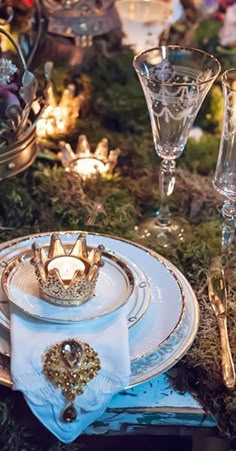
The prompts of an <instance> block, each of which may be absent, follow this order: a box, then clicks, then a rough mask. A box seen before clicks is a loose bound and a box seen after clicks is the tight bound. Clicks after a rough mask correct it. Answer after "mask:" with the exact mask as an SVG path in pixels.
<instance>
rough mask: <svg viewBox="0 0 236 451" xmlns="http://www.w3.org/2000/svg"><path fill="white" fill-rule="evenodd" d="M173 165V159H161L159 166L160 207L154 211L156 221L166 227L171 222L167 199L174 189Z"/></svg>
mask: <svg viewBox="0 0 236 451" xmlns="http://www.w3.org/2000/svg"><path fill="white" fill-rule="evenodd" d="M175 165H176V163H175V160H163V161H162V162H161V166H160V173H159V190H160V208H159V210H158V211H157V213H156V223H157V224H158V226H161V227H167V226H169V225H170V223H171V217H170V210H169V205H168V200H169V197H170V196H171V194H172V193H173V191H174V186H175Z"/></svg>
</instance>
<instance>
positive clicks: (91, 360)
mask: <svg viewBox="0 0 236 451" xmlns="http://www.w3.org/2000/svg"><path fill="white" fill-rule="evenodd" d="M100 368H101V363H100V359H99V357H98V354H97V352H96V351H95V350H94V349H93V348H92V347H91V346H89V344H87V343H83V342H81V341H79V340H76V339H68V340H64V341H62V342H60V343H56V344H55V345H53V346H52V347H51V348H49V349H48V350H47V352H46V354H45V356H44V358H43V373H44V375H45V377H46V378H47V379H48V380H49V381H50V382H51V383H52V384H53V385H54V386H55V387H60V388H61V391H62V395H63V396H64V397H65V400H66V403H68V402H69V403H70V404H69V406H67V407H66V408H65V409H64V410H63V411H62V415H61V417H62V421H64V422H66V423H67V422H68V423H70V422H72V421H75V419H76V418H77V412H76V409H75V407H74V405H73V402H74V401H75V399H76V396H78V395H81V394H82V393H83V392H84V388H85V387H86V385H87V384H88V382H89V381H90V380H92V379H93V378H94V377H95V376H96V375H97V372H98V371H99V370H100Z"/></svg>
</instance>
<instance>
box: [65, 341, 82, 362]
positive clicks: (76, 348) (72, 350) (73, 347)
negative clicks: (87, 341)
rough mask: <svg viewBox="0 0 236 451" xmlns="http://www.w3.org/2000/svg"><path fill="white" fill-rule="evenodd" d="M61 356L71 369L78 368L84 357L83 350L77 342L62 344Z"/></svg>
mask: <svg viewBox="0 0 236 451" xmlns="http://www.w3.org/2000/svg"><path fill="white" fill-rule="evenodd" d="M61 356H62V359H63V360H64V362H65V363H66V365H67V366H68V367H69V368H71V369H72V368H77V367H78V365H79V363H80V361H81V358H82V356H83V348H82V346H81V344H80V343H78V341H77V340H73V339H70V340H65V341H63V343H62V344H61Z"/></svg>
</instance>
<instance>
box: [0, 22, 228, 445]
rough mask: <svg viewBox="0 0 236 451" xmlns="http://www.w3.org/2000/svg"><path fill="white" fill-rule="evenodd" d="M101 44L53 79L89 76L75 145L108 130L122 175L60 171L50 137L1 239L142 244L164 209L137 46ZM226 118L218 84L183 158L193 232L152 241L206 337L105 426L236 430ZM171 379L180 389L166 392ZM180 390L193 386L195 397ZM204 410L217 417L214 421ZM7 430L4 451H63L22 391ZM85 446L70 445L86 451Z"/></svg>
mask: <svg viewBox="0 0 236 451" xmlns="http://www.w3.org/2000/svg"><path fill="white" fill-rule="evenodd" d="M206 30H210V27H209V28H206ZM211 30H212V29H211ZM199 36H200V35H199V30H198V36H197V38H198V41H197V45H198V46H199V47H201V46H202V47H204V48H205V47H206V45H208V47H209V49H210V51H212V52H213V53H214V49H215V50H216V46H215V44H214V42H215V41H214V39H213V40H211V39H210V40H208V41H206V39H205V37H203V38H202V41H201V40H200V37H199ZM96 46H97V47H96V48H95V55H96V58H95V60H93V62H91V61H87V65H85V66H84V68H83V70H82V74H81V73H80V74H78V73H76V74H74V76H72V75H71V74H65V73H64V71H62V70H61V69H59V68H58V69H57V70H56V71H55V73H54V78H55V81H56V86H57V89H58V90H61V89H62V80H63V79H65V78H66V77H67V80H68V79H73V80H74V81H75V80H78V78H79V79H80V81H81V75H82V82H83V83H85V84H86V86H87V90H88V91H87V92H88V93H89V97H88V102H87V106H86V108H85V109H84V110H83V111H81V115H80V118H79V120H78V124H77V127H76V129H75V130H73V131H71V133H70V136H69V137H67V138H66V139H67V140H68V141H70V142H71V143H72V145H73V144H75V142H76V140H77V136H78V134H82V133H85V134H87V136H88V137H89V140H90V142H91V144H92V148H94V147H95V145H96V144H97V142H98V141H99V140H100V139H101V138H102V137H103V136H106V137H108V139H109V144H110V148H115V147H119V148H120V149H121V155H120V158H119V161H118V165H117V168H116V171H115V172H114V174H113V175H112V176H106V177H97V178H94V179H92V180H85V181H83V180H81V179H80V178H79V177H78V176H76V175H73V174H71V173H68V172H65V170H64V169H63V168H62V167H61V163H60V161H59V160H58V158H57V147H58V146H57V142H56V141H54V143H53V146H51V144H52V143H50V150H49V146H48V143H44V144H43V145H41V150H40V152H39V156H38V158H37V160H36V162H35V163H34V164H33V166H32V167H31V168H29V169H28V170H27V171H26V172H24V173H23V174H21V175H19V176H18V177H14V178H12V179H8V180H5V181H3V182H1V186H0V211H1V221H2V223H1V236H0V239H1V242H4V241H6V240H8V239H12V238H15V237H19V236H23V235H28V234H30V233H37V232H39V231H43V232H46V231H48V230H50V231H51V230H87V231H95V232H100V233H106V234H111V235H116V236H121V237H124V238H127V239H131V240H133V241H135V239H136V238H135V233H134V227H135V225H136V224H137V223H139V222H140V220H141V219H142V218H143V217H145V216H147V215H148V214H149V213H150V211H153V212H154V211H155V209H157V207H158V199H159V192H158V182H157V180H158V166H159V162H158V159H157V157H156V155H155V152H154V149H153V140H152V135H151V131H150V123H149V118H148V113H147V108H146V104H145V101H144V98H143V95H142V92H141V87H140V85H139V82H138V81H137V79H136V77H135V74H134V71H133V68H132V56H133V55H132V52H130V50H129V49H125V48H124V49H119V48H118V49H116V50H113V51H111V50H110V49H109V46H108V47H106V45H105V46H104V42H103V43H101V42H97V43H96ZM215 53H216V52H215ZM220 56H221V55H218V57H220ZM231 58H232V55H230V57H228V58H226V57H225V56H224V57H223V58H222V62H223V63H224V67H227V65H228V66H232V65H233V63H232V59H231ZM221 119H222V96H221V90H220V84H216V85H215V87H214V88H213V89H212V90H211V93H210V95H209V96H208V98H207V100H206V102H205V103H204V105H203V106H202V108H201V112H200V116H199V118H198V121H197V125H199V126H200V127H201V128H202V129H203V137H202V138H201V140H200V141H199V142H197V141H194V140H189V142H188V145H187V148H186V150H185V152H184V155H183V156H182V157H181V158H180V159H179V169H178V171H177V184H176V191H175V194H174V196H173V199H172V201H171V207H172V210H173V213H174V214H175V213H178V214H180V215H182V216H183V217H184V218H185V219H186V220H187V221H188V223H189V225H190V233H189V235H188V236H187V238H186V240H185V242H184V243H182V244H177V245H176V247H175V249H169V248H167V249H165V250H163V249H161V248H160V246H159V243H158V242H148V240H145V242H144V243H143V244H145V245H146V246H149V247H151V248H152V249H154V250H156V251H157V252H159V253H161V254H163V255H164V256H165V257H166V258H168V259H169V260H170V261H172V262H173V263H174V264H175V265H176V266H177V267H178V268H179V269H180V270H181V271H182V272H183V273H184V275H185V276H186V277H187V279H188V280H189V282H190V283H191V285H192V287H193V288H194V289H195V292H196V294H197V298H198V301H199V305H200V312H201V320H200V327H199V333H198V335H197V337H196V340H195V342H194V344H193V346H192V348H191V349H190V350H189V351H188V353H187V354H186V356H185V357H184V358H183V359H182V360H181V362H179V363H178V365H177V366H176V367H175V369H174V371H172V372H170V373H169V375H168V379H166V378H165V377H159V378H157V379H156V380H153V381H150V382H148V383H146V384H143V385H141V386H140V387H137V388H135V389H133V390H129V391H128V392H124V393H123V394H121V395H119V396H117V397H115V398H114V400H113V401H112V404H111V406H110V408H109V410H108V411H107V413H106V415H105V416H104V417H103V419H102V420H101V422H99V421H98V422H97V423H96V431H97V432H106V431H107V429H110V428H113V431H117V430H119V431H121V432H122V431H125V432H128V431H129V425H128V424H129V423H132V424H133V422H134V419H135V422H136V424H138V425H140V426H142V425H145V427H146V425H147V424H154V425H156V424H160V423H163V422H165V421H168V422H169V424H170V423H172V424H176V423H177V424H190V423H191V424H195V425H196V424H198V425H201V424H203V425H204V424H205V425H214V424H215V422H217V424H218V425H219V427H220V429H221V431H222V432H223V433H224V434H226V435H227V436H228V437H233V436H235V435H236V396H235V395H236V392H235V391H233V392H232V391H231V392H229V391H227V390H226V389H225V387H224V386H223V383H222V377H221V368H220V351H219V350H220V343H219V334H218V328H217V324H216V321H215V318H214V315H213V313H212V310H211V307H210V305H209V300H208V296H207V285H206V281H207V271H208V268H209V263H210V260H211V258H212V257H213V256H215V255H218V253H219V248H220V233H221V225H220V222H221V220H220V205H221V202H222V200H221V199H219V198H218V196H217V194H216V193H215V192H214V190H213V187H212V177H213V172H214V168H215V163H216V159H217V153H218V146H219V137H220V133H219V130H220V125H221ZM234 295H235V287H234V286H232V287H230V290H229V314H228V317H229V318H228V319H229V335H230V342H231V347H232V351H233V358H234V361H236V334H235V330H236V307H235V303H234V302H233V299H234ZM169 383H171V388H167V385H166V384H169ZM175 390H177V391H183V392H185V393H190V392H191V393H192V395H193V396H194V398H192V397H191V396H190V395H189V394H187V395H186V394H185V395H180V394H177V391H175ZM166 395H167V396H166ZM195 398H196V399H197V400H198V402H199V404H198V402H197V401H195ZM23 406H24V407H23ZM202 408H204V410H205V411H207V412H208V414H209V416H207V417H206V418H205V416H204V414H203V411H202V410H201V409H202ZM146 409H148V411H146V412H145V410H146ZM182 409H183V410H182ZM189 409H190V412H191V413H190V414H189ZM199 409H200V410H199ZM166 412H167V413H166ZM186 412H188V415H186ZM194 412H195V413H194ZM211 415H214V420H213V421H212V420H211ZM203 420H204V421H203ZM112 424H113V426H110V425H112ZM124 424H126V426H124ZM120 425H123V426H122V427H121V426H120ZM0 427H1V435H0V445H1V449H2V450H13V449H14V451H15V450H23V449H24V450H31V451H32V450H35V451H38V450H41V449H44V450H45V449H50V450H53V451H54V450H59V449H64V448H63V445H61V444H59V443H58V442H57V441H56V440H55V439H54V438H52V437H51V436H50V435H49V433H47V431H46V430H45V429H44V428H43V427H42V426H41V425H40V424H39V423H38V422H37V421H36V419H34V418H33V417H32V415H31V414H30V413H29V411H27V409H26V407H25V404H24V402H23V400H22V398H21V395H18V394H16V393H13V392H11V390H9V389H6V388H4V389H3V388H1V400H0ZM147 430H148V429H147ZM39 436H40V443H39V440H38V437H39ZM74 446H75V447H74ZM76 446H77V445H76V444H75V445H69V446H68V447H67V448H66V449H71V450H73V449H77V448H76Z"/></svg>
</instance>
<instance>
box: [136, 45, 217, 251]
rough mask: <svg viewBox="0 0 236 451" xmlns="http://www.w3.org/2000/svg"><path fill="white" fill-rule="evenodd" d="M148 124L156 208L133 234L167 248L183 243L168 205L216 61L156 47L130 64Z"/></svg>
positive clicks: (179, 225) (180, 222)
mask: <svg viewBox="0 0 236 451" xmlns="http://www.w3.org/2000/svg"><path fill="white" fill-rule="evenodd" d="M133 64H134V68H135V71H136V73H137V75H138V77H139V80H140V83H141V86H142V88H143V92H144V95H145V99H146V102H147V107H148V111H149V116H150V120H151V127H152V133H153V139H154V145H155V150H156V152H157V155H158V156H159V157H161V158H162V162H161V165H160V174H159V191H160V198H161V201H160V208H159V210H158V211H157V212H156V214H155V216H154V217H151V218H147V219H146V220H145V221H144V222H143V223H142V224H140V225H139V226H138V227H137V228H136V230H137V235H138V237H139V238H148V239H155V240H158V242H159V244H160V245H163V246H165V247H166V246H169V245H171V244H173V243H176V240H178V241H181V240H183V239H184V225H185V224H186V221H184V220H183V219H182V218H179V219H177V218H176V219H172V218H171V215H170V210H169V206H168V199H169V197H170V196H171V194H172V193H173V190H174V186H175V166H176V159H177V158H179V157H180V156H181V155H182V153H183V150H184V148H185V145H186V142H187V139H188V135H189V132H190V130H191V128H192V125H193V122H194V120H195V118H196V116H197V114H198V111H199V109H200V107H201V105H202V102H203V100H204V99H205V97H206V95H207V93H208V91H209V89H210V88H211V86H212V84H213V83H214V81H215V79H216V77H217V76H218V74H219V73H220V70H221V66H220V63H219V61H218V60H217V59H216V58H215V57H214V56H213V55H210V54H209V53H206V52H204V51H202V50H198V49H194V48H187V47H180V46H160V47H157V48H152V49H149V50H145V51H144V52H142V53H139V54H138V55H136V56H135V58H134V62H133Z"/></svg>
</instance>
